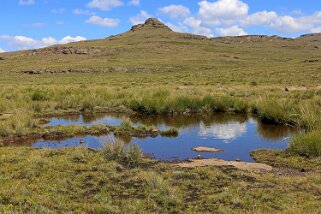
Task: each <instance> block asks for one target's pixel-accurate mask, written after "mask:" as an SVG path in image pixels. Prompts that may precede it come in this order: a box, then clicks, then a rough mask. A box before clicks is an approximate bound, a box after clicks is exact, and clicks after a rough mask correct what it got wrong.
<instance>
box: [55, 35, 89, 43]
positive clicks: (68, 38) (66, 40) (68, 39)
mask: <svg viewBox="0 0 321 214" xmlns="http://www.w3.org/2000/svg"><path fill="white" fill-rule="evenodd" d="M84 40H86V38H85V37H82V36H76V37H72V36H66V37H64V38H62V39H61V40H60V41H59V42H58V43H59V44H67V43H70V42H80V41H84Z"/></svg>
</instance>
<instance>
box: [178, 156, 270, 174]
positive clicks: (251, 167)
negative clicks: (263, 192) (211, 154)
mask: <svg viewBox="0 0 321 214" xmlns="http://www.w3.org/2000/svg"><path fill="white" fill-rule="evenodd" d="M172 165H173V166H174V167H181V168H194V167H206V166H233V167H235V168H237V169H241V170H247V171H264V172H271V171H272V170H273V167H272V166H269V165H267V164H262V163H248V162H239V161H225V160H220V159H201V160H194V159H193V160H190V161H188V162H182V163H175V164H172Z"/></svg>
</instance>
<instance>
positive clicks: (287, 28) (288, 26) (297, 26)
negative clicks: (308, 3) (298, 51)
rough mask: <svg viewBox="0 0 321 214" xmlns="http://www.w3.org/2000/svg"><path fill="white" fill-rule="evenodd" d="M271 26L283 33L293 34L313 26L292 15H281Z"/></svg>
mask: <svg viewBox="0 0 321 214" xmlns="http://www.w3.org/2000/svg"><path fill="white" fill-rule="evenodd" d="M270 27H272V28H273V29H275V30H277V31H279V32H282V33H286V34H292V33H296V32H300V31H304V30H308V29H310V28H311V27H312V26H311V24H309V23H306V24H304V23H302V22H300V21H299V20H297V19H295V18H293V17H291V16H281V17H278V18H277V19H276V20H275V21H274V22H273V23H272V24H271V25H270Z"/></svg>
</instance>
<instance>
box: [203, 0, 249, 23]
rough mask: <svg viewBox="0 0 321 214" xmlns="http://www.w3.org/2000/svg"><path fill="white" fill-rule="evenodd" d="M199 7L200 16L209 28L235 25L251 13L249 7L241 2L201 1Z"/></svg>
mask: <svg viewBox="0 0 321 214" xmlns="http://www.w3.org/2000/svg"><path fill="white" fill-rule="evenodd" d="M199 6H200V9H199V12H198V13H199V16H200V17H201V19H202V21H203V24H205V25H208V26H217V25H219V24H224V25H226V24H229V25H230V24H233V23H235V22H236V21H238V20H240V19H242V18H244V17H246V16H247V15H248V11H249V6H248V5H247V4H246V3H244V2H242V1H240V0H218V1H215V2H208V1H201V2H200V3H199Z"/></svg>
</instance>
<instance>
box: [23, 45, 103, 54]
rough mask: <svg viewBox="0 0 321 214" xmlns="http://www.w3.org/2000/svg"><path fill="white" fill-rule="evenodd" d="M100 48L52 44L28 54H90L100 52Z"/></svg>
mask: <svg viewBox="0 0 321 214" xmlns="http://www.w3.org/2000/svg"><path fill="white" fill-rule="evenodd" d="M101 52H102V50H101V49H100V48H97V47H66V46H54V47H48V48H42V49H39V50H35V51H33V52H31V53H29V55H52V54H55V55H59V54H61V55H70V54H75V55H92V54H97V53H101Z"/></svg>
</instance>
